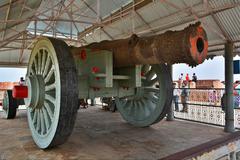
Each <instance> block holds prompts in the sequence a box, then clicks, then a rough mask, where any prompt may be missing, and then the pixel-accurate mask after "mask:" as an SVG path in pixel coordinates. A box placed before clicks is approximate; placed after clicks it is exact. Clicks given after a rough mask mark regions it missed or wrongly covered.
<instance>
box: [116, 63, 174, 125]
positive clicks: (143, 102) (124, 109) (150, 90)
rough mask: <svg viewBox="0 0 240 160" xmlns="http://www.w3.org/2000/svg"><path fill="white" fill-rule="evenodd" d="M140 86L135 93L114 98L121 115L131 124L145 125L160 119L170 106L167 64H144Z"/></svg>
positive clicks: (169, 83)
mask: <svg viewBox="0 0 240 160" xmlns="http://www.w3.org/2000/svg"><path fill="white" fill-rule="evenodd" d="M142 73H143V74H144V77H143V78H142V87H138V88H136V91H135V95H133V96H128V97H123V98H116V105H117V108H118V110H119V112H120V113H121V115H122V117H123V118H124V119H125V120H126V121H127V122H129V123H130V124H132V125H135V126H139V127H146V126H149V125H152V124H154V123H157V122H159V121H160V120H162V119H163V118H164V117H165V115H166V113H167V112H168V110H169V107H170V106H171V100H172V80H171V75H170V72H169V70H168V67H167V65H165V64H161V65H151V66H150V65H144V66H143V67H142Z"/></svg>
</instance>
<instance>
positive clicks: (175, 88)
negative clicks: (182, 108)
mask: <svg viewBox="0 0 240 160" xmlns="http://www.w3.org/2000/svg"><path fill="white" fill-rule="evenodd" d="M179 96H180V90H179V89H178V85H177V83H173V102H174V104H175V111H177V112H179V106H178V100H179Z"/></svg>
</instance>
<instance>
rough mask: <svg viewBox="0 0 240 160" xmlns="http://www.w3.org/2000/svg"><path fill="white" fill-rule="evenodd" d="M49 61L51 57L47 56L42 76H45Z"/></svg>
mask: <svg viewBox="0 0 240 160" xmlns="http://www.w3.org/2000/svg"><path fill="white" fill-rule="evenodd" d="M50 62H51V57H50V56H47V61H46V64H45V67H44V71H43V77H45V76H46V74H47V73H48V70H49V67H50Z"/></svg>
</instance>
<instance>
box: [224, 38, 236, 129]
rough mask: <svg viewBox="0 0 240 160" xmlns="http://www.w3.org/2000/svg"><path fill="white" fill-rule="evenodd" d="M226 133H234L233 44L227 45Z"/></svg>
mask: <svg viewBox="0 0 240 160" xmlns="http://www.w3.org/2000/svg"><path fill="white" fill-rule="evenodd" d="M225 94H226V105H225V107H226V108H225V112H226V114H225V128H224V131H225V132H234V131H235V128H234V107H233V42H230V41H228V42H227V43H226V44H225Z"/></svg>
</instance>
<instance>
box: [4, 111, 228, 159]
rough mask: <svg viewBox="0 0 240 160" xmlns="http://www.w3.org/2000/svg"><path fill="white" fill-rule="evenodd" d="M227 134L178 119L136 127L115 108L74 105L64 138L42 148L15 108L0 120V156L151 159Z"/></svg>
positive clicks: (22, 116) (21, 157)
mask: <svg viewBox="0 0 240 160" xmlns="http://www.w3.org/2000/svg"><path fill="white" fill-rule="evenodd" d="M0 117H1V118H2V117H3V113H2V112H1V113H0ZM227 134H229V133H225V132H224V131H223V128H218V127H212V126H207V125H203V124H198V123H192V122H186V121H179V120H175V121H172V122H167V121H165V120H163V121H161V122H160V123H158V124H156V125H153V126H151V127H148V128H136V127H133V126H131V125H128V124H127V123H126V122H124V120H122V118H121V116H120V115H119V113H111V112H105V111H102V110H101V109H100V108H96V107H89V108H88V109H82V110H79V113H78V117H77V121H76V125H75V129H74V131H73V134H72V135H71V137H70V138H69V140H68V141H67V143H65V144H64V145H61V146H59V147H56V148H53V149H51V150H47V151H43V150H40V149H38V148H37V146H36V145H35V144H34V142H33V140H32V137H31V133H30V131H29V129H28V124H27V115H26V111H19V112H18V114H17V118H16V119H14V120H5V119H0V144H1V145H0V159H8V160H9V159H13V160H16V159H18V160H23V159H24V160H25V159H33V160H34V159H48V160H51V159H53V160H65V159H70V160H71V159H72V160H77V159H83V160H94V159H102V160H107V159H109V160H112V159H114V160H118V159H131V160H132V159H147V160H152V159H154V160H155V159H159V158H162V157H165V156H167V155H170V154H173V153H176V152H179V151H182V150H184V149H187V148H190V147H193V146H196V145H199V144H201V143H204V142H207V141H210V140H212V139H215V138H219V137H222V136H224V135H227Z"/></svg>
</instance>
